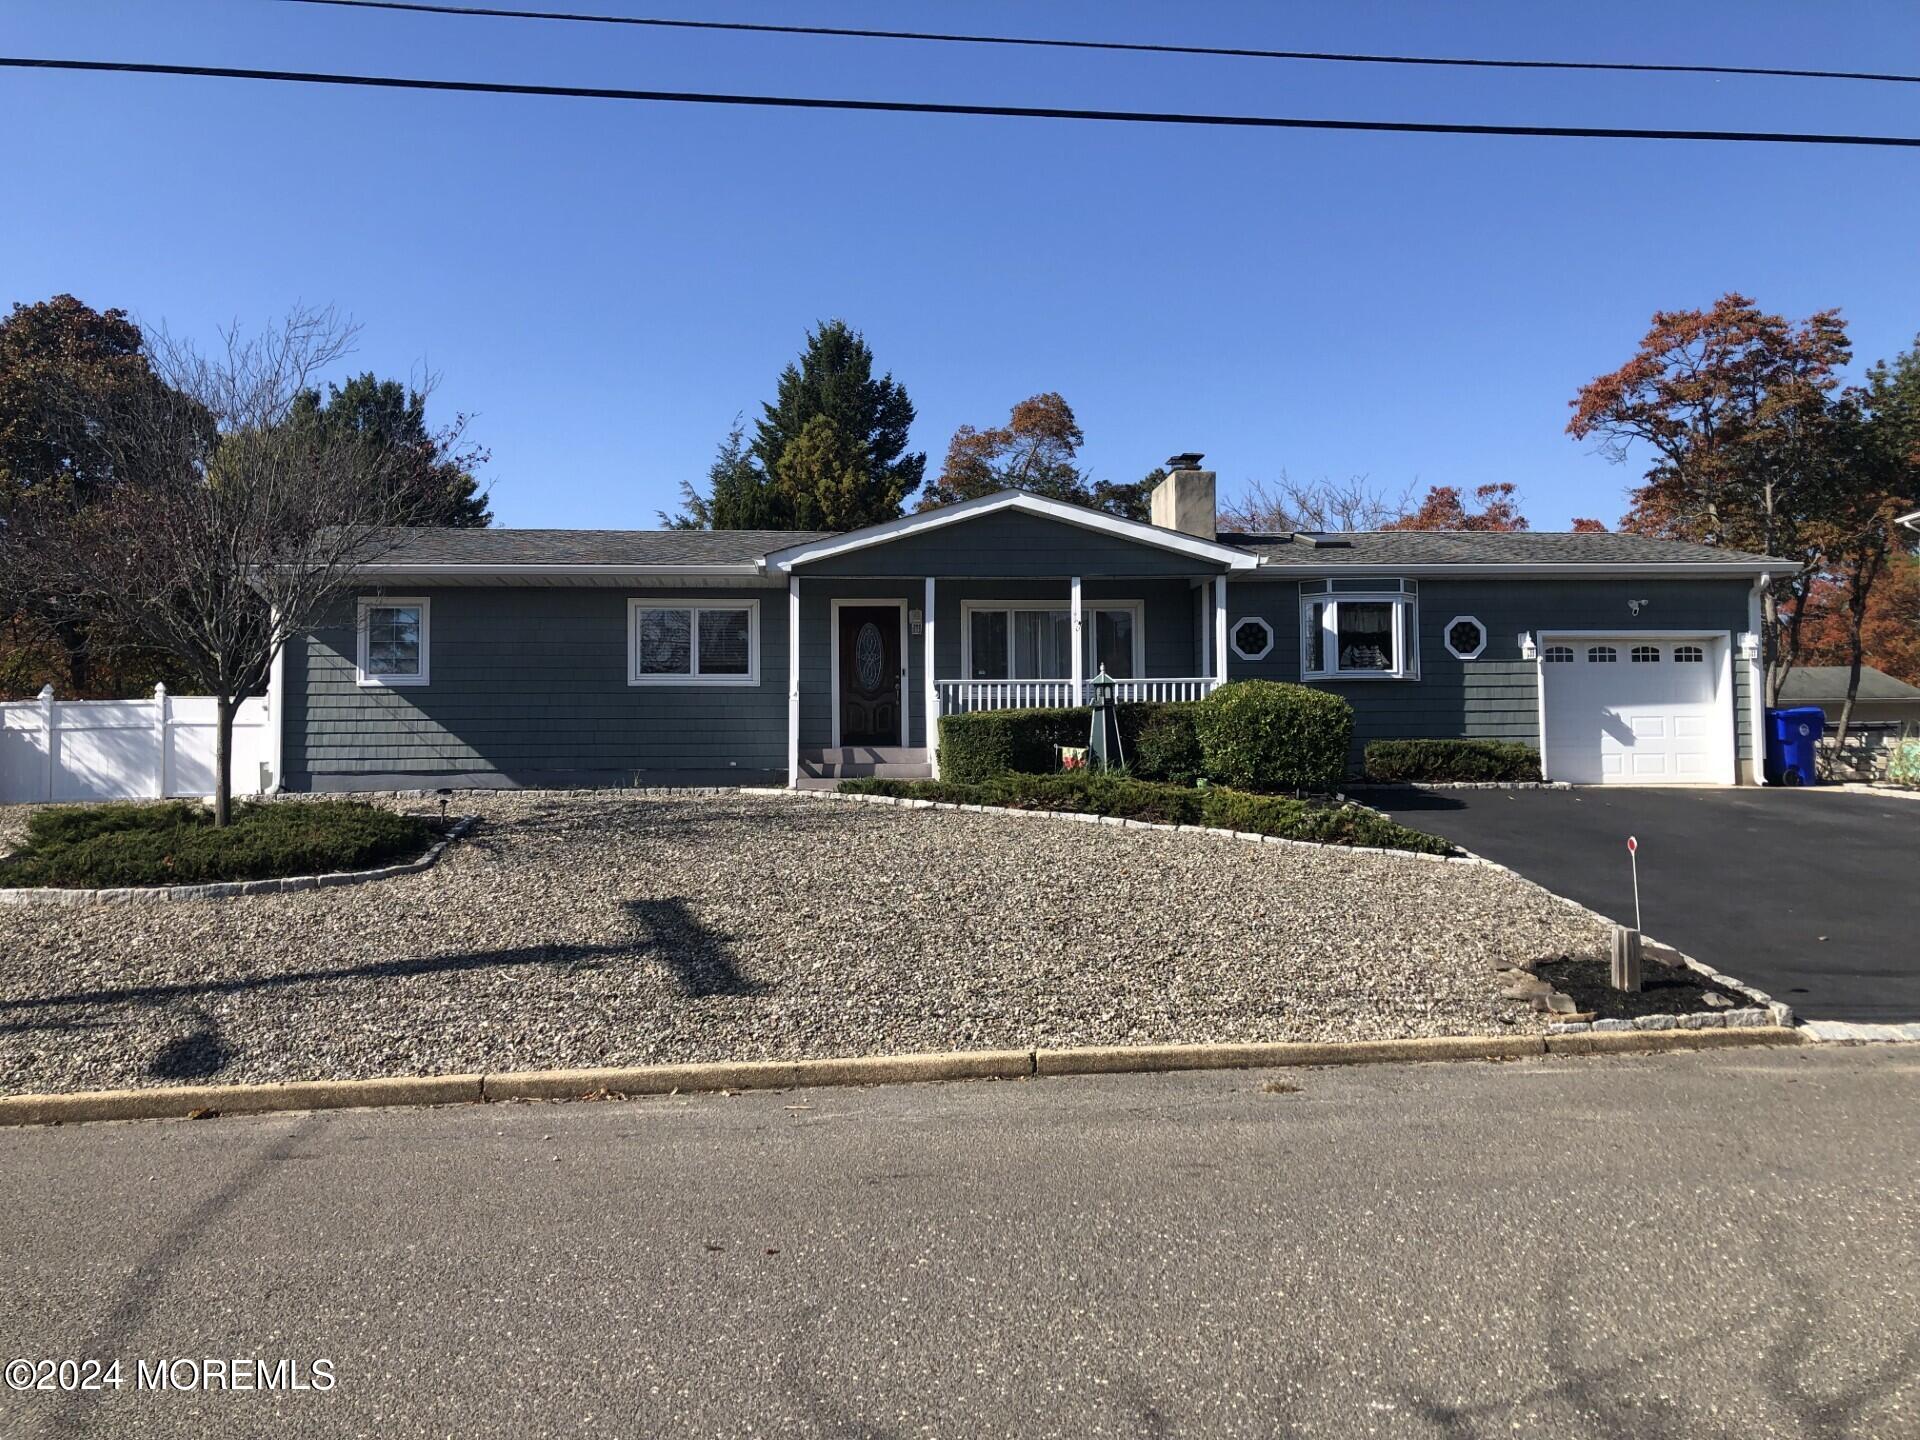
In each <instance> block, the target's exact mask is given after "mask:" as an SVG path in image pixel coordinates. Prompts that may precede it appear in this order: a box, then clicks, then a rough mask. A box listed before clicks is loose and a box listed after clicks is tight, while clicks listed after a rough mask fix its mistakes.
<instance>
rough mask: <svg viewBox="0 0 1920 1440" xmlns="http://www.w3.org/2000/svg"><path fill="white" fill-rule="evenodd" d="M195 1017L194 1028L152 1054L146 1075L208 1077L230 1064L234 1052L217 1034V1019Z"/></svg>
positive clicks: (218, 1030)
mask: <svg viewBox="0 0 1920 1440" xmlns="http://www.w3.org/2000/svg"><path fill="white" fill-rule="evenodd" d="M194 1020H195V1024H194V1027H193V1029H191V1030H189V1031H188V1032H187V1033H186V1034H185V1035H180V1036H176V1037H175V1038H174V1039H172V1040H169V1041H167V1043H166V1044H164V1045H162V1046H161V1047H160V1049H159V1050H158V1051H157V1052H156V1053H155V1054H154V1057H153V1059H152V1060H151V1061H150V1062H149V1063H148V1065H147V1074H148V1075H150V1076H152V1077H153V1078H154V1079H155V1080H208V1079H211V1078H212V1077H213V1076H215V1075H218V1074H219V1073H220V1072H221V1071H222V1070H224V1069H226V1068H227V1066H229V1065H231V1064H232V1063H233V1061H234V1058H235V1054H236V1052H235V1050H234V1048H233V1047H232V1046H231V1045H229V1044H228V1043H227V1040H226V1037H225V1036H224V1035H222V1034H221V1033H220V1025H219V1022H217V1021H216V1020H214V1019H213V1018H212V1017H210V1016H208V1015H204V1014H200V1015H196V1016H195V1017H194Z"/></svg>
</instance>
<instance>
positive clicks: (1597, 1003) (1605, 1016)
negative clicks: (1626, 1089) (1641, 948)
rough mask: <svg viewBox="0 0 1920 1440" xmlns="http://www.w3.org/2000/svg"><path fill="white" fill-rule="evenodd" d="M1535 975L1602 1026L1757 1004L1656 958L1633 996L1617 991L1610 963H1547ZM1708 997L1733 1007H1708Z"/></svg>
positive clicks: (1645, 969) (1648, 964)
mask: <svg viewBox="0 0 1920 1440" xmlns="http://www.w3.org/2000/svg"><path fill="white" fill-rule="evenodd" d="M1533 973H1534V974H1536V975H1538V976H1539V977H1540V978H1541V979H1542V980H1545V981H1546V982H1547V983H1548V984H1549V985H1551V986H1553V988H1554V989H1556V990H1558V991H1560V992H1561V993H1562V994H1564V995H1566V996H1567V997H1568V998H1569V999H1571V1000H1572V1001H1573V1003H1574V1007H1575V1008H1576V1009H1578V1010H1590V1011H1592V1012H1593V1015H1594V1018H1595V1019H1598V1020H1633V1019H1637V1018H1638V1017H1639V1016H1642V1015H1692V1014H1697V1013H1699V1012H1701V1011H1709V1010H1721V1009H1730V1008H1734V1007H1744V1006H1748V1005H1751V1004H1753V1003H1754V1002H1753V1001H1752V1000H1751V999H1749V998H1748V997H1747V996H1745V995H1742V994H1739V993H1738V992H1737V991H1732V990H1728V989H1726V988H1724V987H1723V986H1719V985H1715V984H1713V983H1712V982H1711V981H1709V980H1708V979H1707V977H1706V976H1704V975H1702V974H1701V973H1700V972H1699V971H1697V970H1690V969H1686V968H1684V967H1681V966H1669V965H1662V964H1660V963H1659V962H1658V961H1656V960H1654V959H1653V958H1652V957H1648V958H1647V960H1646V962H1645V964H1644V966H1643V967H1642V970H1641V982H1640V983H1641V988H1640V989H1639V991H1637V992H1634V993H1629V992H1627V991H1624V990H1616V989H1614V988H1613V979H1612V976H1613V969H1612V965H1611V964H1610V962H1608V961H1606V960H1594V959H1589V958H1576V959H1568V960H1548V961H1545V962H1543V963H1541V964H1539V965H1535V966H1534V967H1533ZM1709 995H1723V996H1725V997H1726V998H1727V999H1728V1000H1731V1001H1732V1002H1733V1006H1716V1005H1709V1004H1708V1003H1707V996H1709Z"/></svg>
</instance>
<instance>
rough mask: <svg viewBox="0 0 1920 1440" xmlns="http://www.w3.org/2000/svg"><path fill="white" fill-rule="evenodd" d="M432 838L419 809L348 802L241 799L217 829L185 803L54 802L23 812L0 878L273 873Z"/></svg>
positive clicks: (166, 878) (320, 868) (1, 861)
mask: <svg viewBox="0 0 1920 1440" xmlns="http://www.w3.org/2000/svg"><path fill="white" fill-rule="evenodd" d="M432 841H433V830H432V828H431V827H430V826H429V825H428V824H427V822H426V821H424V820H422V819H421V818H420V817H419V816H417V815H399V814H395V813H394V812H393V811H391V810H379V809H375V808H374V807H373V806H371V805H362V804H358V803H355V802H349V801H326V802H320V801H316V802H312V803H306V802H302V803H278V804H258V803H256V804H250V805H242V806H240V807H239V808H238V809H237V810H236V811H235V812H234V819H233V823H232V824H231V825H229V826H228V827H227V828H225V829H224V830H216V829H215V828H214V825H213V812H212V811H210V810H208V809H207V808H206V807H205V806H202V805H197V804H193V803H189V802H175V803H170V804H165V805H86V806H60V807H56V808H52V809H47V810H41V811H38V812H36V813H35V814H34V815H33V816H32V818H31V819H29V820H28V822H27V838H26V843H25V844H24V845H23V846H21V847H20V849H18V850H16V851H14V852H13V853H12V854H11V855H8V856H6V857H4V858H0V886H10V887H18V886H30V885H52V886H62V887H83V888H93V887H98V886H121V885H199V884H204V883H207V882H210V881H216V880H270V879H275V878H278V877H280V876H285V875H312V874H318V873H326V872H329V871H336V870H365V869H369V868H371V867H373V866H376V865H384V864H388V863H390V862H392V861H395V860H403V859H411V858H412V857H414V856H416V855H418V854H420V853H421V852H422V851H424V850H425V849H426V848H427V846H428V845H430V844H431V843H432Z"/></svg>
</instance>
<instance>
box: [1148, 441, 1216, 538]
mask: <svg viewBox="0 0 1920 1440" xmlns="http://www.w3.org/2000/svg"><path fill="white" fill-rule="evenodd" d="M1204 459H1206V456H1204V455H1201V454H1198V453H1197V452H1194V451H1188V452H1187V453H1185V454H1182V455H1174V456H1171V457H1170V458H1169V459H1168V460H1167V478H1166V479H1164V480H1162V481H1161V482H1160V483H1159V484H1158V485H1156V486H1154V487H1153V493H1152V494H1151V495H1149V496H1148V497H1147V509H1148V514H1149V515H1151V516H1152V518H1153V523H1154V524H1156V525H1158V526H1160V527H1161V528H1163V529H1166V530H1178V531H1180V532H1181V533H1182V534H1186V535H1198V536H1199V537H1200V538H1201V539H1202V540H1212V539H1214V538H1216V533H1217V532H1216V529H1215V526H1216V523H1217V521H1216V516H1215V514H1214V504H1213V481H1214V474H1213V471H1211V470H1202V469H1201V468H1200V462H1201V461H1202V460H1204Z"/></svg>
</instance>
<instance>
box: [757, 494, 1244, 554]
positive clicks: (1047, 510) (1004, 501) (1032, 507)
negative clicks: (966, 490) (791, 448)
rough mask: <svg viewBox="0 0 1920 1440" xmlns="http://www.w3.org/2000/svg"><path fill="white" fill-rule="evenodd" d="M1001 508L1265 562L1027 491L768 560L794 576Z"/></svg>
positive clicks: (1163, 545) (1166, 545) (1184, 549)
mask: <svg viewBox="0 0 1920 1440" xmlns="http://www.w3.org/2000/svg"><path fill="white" fill-rule="evenodd" d="M1001 510H1019V511H1021V512H1023V513H1025V514H1029V515H1040V516H1043V517H1045V518H1047V519H1050V520H1058V521H1060V522H1061V523H1062V524H1066V525H1075V526H1078V527H1080V528H1081V529H1083V530H1099V531H1104V532H1106V533H1108V534H1112V535H1118V536H1120V537H1122V538H1123V539H1127V540H1130V541H1132V542H1133V543H1135V544H1138V545H1148V546H1152V547H1154V548H1156V549H1160V550H1170V551H1173V552H1174V553H1176V554H1182V555H1190V556H1192V557H1193V558H1194V559H1196V560H1204V561H1206V562H1207V563H1208V564H1211V565H1218V566H1220V567H1221V568H1222V569H1223V570H1253V569H1255V568H1256V567H1257V566H1258V565H1259V563H1260V562H1259V558H1258V557H1257V556H1254V555H1251V554H1249V553H1247V552H1246V551H1244V550H1240V549H1236V548H1235V547H1233V546H1231V545H1222V544H1220V543H1219V542H1218V541H1216V540H1202V539H1201V538H1200V537H1199V536H1197V535H1186V534H1182V533H1181V532H1180V531H1177V530H1167V529H1163V528H1161V527H1159V526H1156V525H1147V524H1144V523H1142V522H1141V521H1138V520H1125V519H1122V518H1121V517H1120V516H1118V515H1104V514H1102V513H1101V512H1099V511H1097V510H1088V509H1087V508H1086V507H1084V506H1081V505H1069V504H1067V503H1066V502H1065V501H1062V500H1049V499H1046V498H1045V497H1043V496H1039V495H1029V494H1027V493H1026V492H1025V491H1020V490H1001V491H997V492H996V493H994V494H992V495H982V496H980V497H978V498H977V499H973V500H962V501H960V502H959V503H958V504H956V505H944V506H942V507H941V508H939V509H938V510H922V511H918V512H916V513H915V514H912V515H903V516H901V517H900V518H899V519H898V520H888V521H884V522H882V523H881V524H878V525H869V526H867V527H866V528H865V529H862V530H849V531H848V532H847V533H846V534H844V535H833V536H829V537H828V538H826V539H824V540H809V541H806V542H804V543H802V544H799V545H789V546H787V547H786V548H784V549H781V550H770V551H768V552H767V555H766V557H765V559H766V564H767V566H768V568H770V569H778V570H780V571H783V572H790V571H791V570H793V568H794V567H795V566H797V565H807V564H810V563H812V562H813V561H815V560H827V559H831V558H833V557H834V556H836V555H845V554H849V553H851V552H853V551H856V550H865V549H868V548H870V547H872V546H875V545H885V544H887V543H889V542H890V541H894V540H900V539H904V538H906V537H907V536H909V535H917V534H921V533H923V532H925V531H928V530H938V529H942V528H944V527H946V526H948V525H953V524H957V523H958V522H960V521H962V520H970V519H974V518H976V517H978V516H981V515H990V514H993V513H995V512H997V511H1001Z"/></svg>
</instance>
